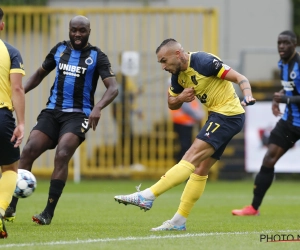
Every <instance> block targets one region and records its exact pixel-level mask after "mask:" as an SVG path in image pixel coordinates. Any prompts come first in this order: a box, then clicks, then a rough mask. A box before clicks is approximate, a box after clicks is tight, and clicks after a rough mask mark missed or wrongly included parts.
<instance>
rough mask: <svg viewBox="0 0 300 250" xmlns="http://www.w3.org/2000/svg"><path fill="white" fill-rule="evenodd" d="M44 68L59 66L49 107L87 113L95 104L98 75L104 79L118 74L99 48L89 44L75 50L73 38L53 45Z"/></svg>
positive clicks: (48, 69) (48, 103)
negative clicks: (71, 42) (72, 42)
mask: <svg viewBox="0 0 300 250" xmlns="http://www.w3.org/2000/svg"><path fill="white" fill-rule="evenodd" d="M42 67H43V69H44V70H46V71H49V72H50V71H52V70H53V69H55V68H56V76H55V80H54V83H53V86H52V88H51V91H50V97H49V99H48V102H47V109H58V110H62V111H69V112H70V111H78V110H82V112H84V113H85V114H86V115H87V116H89V114H90V113H91V110H92V109H93V107H94V94H95V91H96V88H97V83H98V79H99V76H100V77H101V79H102V80H104V79H105V78H108V77H114V76H115V75H114V73H113V72H112V70H111V65H110V62H109V59H108V57H107V56H106V54H104V53H103V52H102V51H101V50H100V49H99V48H98V47H95V46H92V45H90V44H88V45H87V46H86V47H85V48H84V49H82V50H74V49H73V48H72V46H71V44H70V41H63V42H60V43H58V44H57V45H56V46H55V47H54V48H52V49H51V51H50V53H49V54H48V55H47V56H46V59H45V61H44V62H43V64H42Z"/></svg>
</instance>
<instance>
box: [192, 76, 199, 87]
mask: <svg viewBox="0 0 300 250" xmlns="http://www.w3.org/2000/svg"><path fill="white" fill-rule="evenodd" d="M191 80H192V82H193V83H194V84H195V85H198V82H197V80H196V76H195V75H194V76H191Z"/></svg>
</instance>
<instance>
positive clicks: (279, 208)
mask: <svg viewBox="0 0 300 250" xmlns="http://www.w3.org/2000/svg"><path fill="white" fill-rule="evenodd" d="M141 182H142V189H144V188H146V187H149V186H150V185H151V184H153V183H154V181H141ZM139 183H140V181H123V180H122V181H121V180H111V181H109V180H85V181H82V182H81V183H79V184H75V183H73V182H72V181H69V182H68V183H67V185H66V187H65V190H64V193H63V195H62V197H61V199H60V202H59V204H58V206H57V209H56V214H55V217H54V219H53V220H52V223H51V225H49V226H40V225H36V224H34V223H33V222H31V216H32V215H34V214H35V213H39V212H41V211H42V209H43V208H44V206H45V202H46V199H47V193H48V188H49V186H48V185H49V181H42V180H38V186H37V190H36V192H35V193H34V194H33V195H32V196H30V197H28V198H26V199H22V200H20V201H19V204H18V209H17V217H16V220H15V222H14V223H8V222H7V223H6V227H7V230H8V234H9V236H8V238H7V239H4V240H0V249H1V250H6V249H13V250H18V249H20V250H25V249H28V250H29V249H30V250H46V249H61V250H65V249H68V250H69V249H71V250H77V249H78V250H79V249H80V250H82V249H85V250H93V249H114V250H118V249H126V250H128V249H205V250H206V249H208V250H210V249H211V250H216V249H218V250H219V249H225V250H227V249H230V250H236V249H243V250H247V249H249V250H250V249H300V241H298V242H297V241H293V242H291V241H290V242H266V241H261V240H260V237H261V235H263V234H264V235H268V236H269V237H271V235H276V234H280V235H282V234H285V235H293V236H294V237H295V238H296V237H297V235H298V234H299V235H300V223H299V217H300V216H299V211H300V195H299V183H297V182H296V181H275V182H274V183H273V186H272V187H271V189H270V190H269V191H268V194H267V196H266V198H265V200H264V203H263V205H262V207H261V215H260V216H255V217H234V216H232V215H231V210H232V209H234V208H241V207H243V206H244V205H248V204H249V203H250V202H251V199H252V186H253V181H251V180H249V181H232V182H223V181H218V182H208V183H207V185H206V190H205V192H204V194H203V196H202V197H201V199H200V200H199V201H198V202H197V203H196V205H195V207H194V208H193V210H192V213H191V215H190V217H189V219H188V222H187V231H185V232H150V231H149V229H150V228H151V227H156V226H159V225H160V224H161V223H162V222H164V221H165V220H167V219H170V218H171V217H172V216H173V214H174V213H175V212H176V210H177V207H178V204H179V200H180V196H181V192H182V190H183V188H184V184H182V185H179V186H177V187H175V188H173V189H172V190H169V191H168V192H166V193H165V194H163V195H162V196H161V197H159V198H158V199H157V200H156V201H155V202H154V205H153V207H152V209H151V210H150V211H148V212H144V211H142V210H140V209H139V208H138V207H135V206H130V205H128V206H124V205H123V204H118V203H117V202H115V201H114V199H113V197H114V195H118V194H129V193H132V192H135V186H137V185H138V184H139Z"/></svg>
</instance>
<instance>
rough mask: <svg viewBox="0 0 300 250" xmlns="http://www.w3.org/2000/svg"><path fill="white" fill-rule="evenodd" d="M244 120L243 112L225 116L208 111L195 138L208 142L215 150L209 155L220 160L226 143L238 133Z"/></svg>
mask: <svg viewBox="0 0 300 250" xmlns="http://www.w3.org/2000/svg"><path fill="white" fill-rule="evenodd" d="M244 122H245V114H244V113H243V114H239V115H233V116H226V115H221V114H219V113H215V112H210V114H209V116H208V120H207V121H206V123H205V125H204V126H203V127H202V129H201V130H200V132H199V134H198V135H197V138H198V139H200V140H202V141H205V142H207V143H209V144H210V145H211V146H213V148H214V149H215V150H216V151H215V153H214V154H213V155H212V156H211V157H212V158H214V159H217V160H220V157H221V156H222V154H223V152H224V150H225V148H226V146H227V144H228V143H229V142H230V140H231V139H232V137H234V136H235V135H236V134H238V133H239V132H240V131H241V130H242V128H243V126H244Z"/></svg>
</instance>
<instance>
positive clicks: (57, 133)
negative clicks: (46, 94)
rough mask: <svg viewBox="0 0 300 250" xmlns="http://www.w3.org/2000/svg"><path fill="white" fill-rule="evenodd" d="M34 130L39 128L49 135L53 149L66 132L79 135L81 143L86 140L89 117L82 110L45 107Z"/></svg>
mask: <svg viewBox="0 0 300 250" xmlns="http://www.w3.org/2000/svg"><path fill="white" fill-rule="evenodd" d="M32 130H39V131H41V132H43V133H44V134H46V135H48V136H49V137H50V138H51V140H52V141H53V145H52V147H51V149H53V148H55V147H56V145H57V143H58V139H59V138H60V137H61V136H62V135H63V134H66V133H73V134H75V135H77V136H78V137H79V139H80V143H81V142H83V141H84V140H85V133H86V132H87V131H88V130H89V127H88V117H87V116H86V115H85V114H84V113H81V112H62V111H60V110H56V109H43V110H42V111H41V113H40V114H39V116H38V118H37V124H36V125H35V126H34V127H33V129H32Z"/></svg>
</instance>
